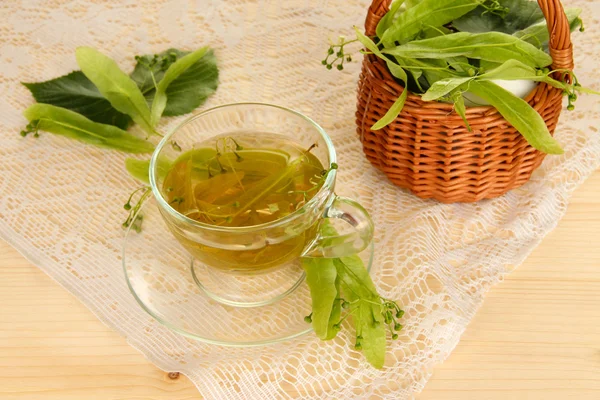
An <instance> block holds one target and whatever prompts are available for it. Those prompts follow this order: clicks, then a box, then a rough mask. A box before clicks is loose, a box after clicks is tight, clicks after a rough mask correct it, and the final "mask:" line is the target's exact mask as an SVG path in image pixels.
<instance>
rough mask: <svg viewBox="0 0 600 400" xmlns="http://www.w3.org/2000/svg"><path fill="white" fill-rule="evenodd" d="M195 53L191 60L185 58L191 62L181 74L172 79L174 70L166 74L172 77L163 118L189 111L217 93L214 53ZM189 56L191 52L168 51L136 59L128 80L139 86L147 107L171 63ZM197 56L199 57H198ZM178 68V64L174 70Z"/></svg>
mask: <svg viewBox="0 0 600 400" xmlns="http://www.w3.org/2000/svg"><path fill="white" fill-rule="evenodd" d="M204 51H205V52H204ZM198 52H204V54H203V55H201V54H199V53H198ZM194 53H195V56H193V57H192V59H187V60H188V61H190V60H193V61H194V62H193V63H191V65H187V66H186V68H185V69H184V70H183V71H180V73H179V75H178V76H175V77H174V79H172V78H171V77H172V76H173V74H174V73H175V70H171V72H170V73H169V76H171V77H168V79H169V80H170V83H169V84H168V85H165V86H166V88H165V92H164V94H165V95H166V106H165V108H164V111H163V113H162V114H163V115H166V116H176V115H183V114H187V113H189V112H192V111H193V110H194V109H196V108H197V107H199V106H200V105H202V104H203V103H204V102H205V101H206V99H207V98H208V97H209V96H210V95H211V94H213V93H214V92H215V91H216V90H217V87H218V84H219V70H218V68H217V61H216V57H215V55H214V52H213V51H212V50H210V49H206V50H205V48H202V49H200V50H197V51H196V52H194ZM189 54H191V53H190V52H185V51H181V50H177V49H168V50H166V51H163V52H162V53H159V54H155V55H144V56H138V57H136V60H137V64H136V66H135V68H134V70H133V72H132V73H131V79H133V80H134V81H135V83H136V84H137V85H138V87H139V88H140V90H141V91H142V94H143V95H144V97H145V98H146V101H147V102H148V104H149V105H152V103H153V100H154V96H155V94H156V86H160V84H161V82H162V80H163V77H164V76H165V74H166V72H167V71H168V70H170V69H171V67H172V65H173V64H174V63H177V62H178V61H179V60H181V59H182V58H183V57H186V56H187V55H189ZM199 55H201V56H200V57H198V56H199ZM196 57H197V59H196ZM186 62H187V61H186ZM180 67H181V64H179V66H178V67H176V68H177V69H179V68H180ZM174 68H175V67H174ZM155 82H156V86H155ZM163 85H164V84H163Z"/></svg>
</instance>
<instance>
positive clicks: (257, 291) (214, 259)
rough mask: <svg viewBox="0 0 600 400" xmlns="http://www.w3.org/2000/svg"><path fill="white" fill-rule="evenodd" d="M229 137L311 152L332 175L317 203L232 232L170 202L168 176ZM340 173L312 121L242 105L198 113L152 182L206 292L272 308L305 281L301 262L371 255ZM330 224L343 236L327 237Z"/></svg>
mask: <svg viewBox="0 0 600 400" xmlns="http://www.w3.org/2000/svg"><path fill="white" fill-rule="evenodd" d="M249 133H250V134H251V135H249ZM224 135H226V136H227V137H232V138H236V137H244V138H245V139H246V140H245V142H244V146H247V147H249V148H259V149H260V148H273V147H276V146H278V143H277V142H276V141H275V142H273V141H272V137H273V135H277V136H278V137H282V136H283V137H285V139H286V140H289V141H290V142H293V143H294V144H295V145H297V146H299V147H300V148H303V149H311V150H310V152H311V154H312V155H314V156H315V157H316V158H317V159H318V161H319V162H320V163H321V164H322V166H323V167H324V169H325V170H328V172H327V173H326V175H325V177H324V182H323V183H322V186H321V187H320V189H319V190H318V191H317V193H316V194H315V195H314V196H313V197H312V198H311V199H310V200H309V201H307V202H306V203H305V204H303V205H302V206H301V207H299V208H298V209H297V210H295V211H293V212H291V213H290V214H288V215H286V216H284V217H282V218H280V219H276V220H274V221H271V222H267V223H261V224H257V225H251V226H240V227H237V226H233V227H232V226H218V225H212V224H207V223H204V222H200V221H198V220H196V219H192V218H190V217H189V216H188V215H189V214H188V215H186V214H184V213H182V212H179V211H177V209H176V207H174V206H173V204H172V202H170V201H169V192H168V191H169V190H173V188H172V187H169V186H168V185H166V184H165V182H166V180H167V179H168V171H169V170H170V168H172V166H173V165H175V163H176V161H177V160H178V159H179V158H180V157H181V156H182V154H185V153H186V152H188V151H190V150H195V149H198V147H199V146H201V147H202V148H206V146H207V145H211V144H215V143H216V141H217V139H218V138H223V137H224ZM211 141H212V142H211ZM248 141H250V143H249V142H248ZM252 141H253V142H254V143H253V142H252ZM336 168H337V164H336V154H335V149H334V147H333V143H332V142H331V139H330V138H329V136H328V135H327V134H326V133H325V132H324V130H323V129H322V128H321V127H320V126H319V125H317V124H316V123H315V122H314V121H312V120H311V119H310V118H308V117H306V116H304V115H302V114H300V113H298V112H296V111H293V110H290V109H287V108H284V107H280V106H275V105H269V104H262V103H237V104H229V105H223V106H220V107H215V108H212V109H210V110H207V111H204V112H202V113H200V114H197V115H195V116H193V117H191V118H189V119H187V120H186V121H184V122H183V123H181V124H180V125H179V126H178V127H176V128H175V129H174V130H173V131H172V132H171V133H169V134H168V135H166V136H165V137H164V138H163V139H162V140H161V142H160V143H159V144H158V146H157V147H156V150H155V151H154V154H153V156H152V159H151V162H150V173H149V176H150V185H151V187H152V192H153V194H154V197H155V198H156V201H157V203H158V208H159V211H160V213H161V215H162V217H163V219H164V221H165V223H166V225H167V227H168V228H169V230H170V231H171V232H172V233H173V235H174V236H175V238H176V239H177V240H178V241H179V242H180V243H181V244H182V245H183V247H184V248H185V249H186V250H187V251H188V252H189V253H190V254H191V255H192V258H193V261H192V274H193V276H194V280H195V281H196V283H197V284H198V286H200V288H202V289H203V290H204V291H205V292H206V293H207V294H208V295H209V296H211V297H213V298H214V299H216V300H218V301H221V302H223V303H225V304H229V305H235V306H242V307H243V306H256V305H261V304H266V303H269V302H272V301H275V300H277V299H278V298H281V296H284V295H286V294H287V293H289V292H290V291H291V290H294V289H295V288H296V287H297V286H298V285H299V283H300V282H301V278H302V276H303V275H302V272H301V269H300V267H299V259H300V257H313V258H318V257H324V258H335V257H343V256H348V255H353V254H357V253H360V252H362V251H363V250H365V248H367V246H368V245H369V243H370V242H371V240H372V236H373V223H372V221H371V218H370V217H369V215H368V213H367V211H366V210H365V209H364V208H363V207H362V206H361V205H360V204H358V203H356V202H355V201H353V200H350V199H348V198H344V197H340V196H337V195H336V194H335V192H334V187H335V179H336V172H337V171H336ZM209 181H210V180H209ZM325 220H329V221H330V222H331V225H330V226H332V227H336V228H337V229H336V230H331V229H328V230H326V231H328V232H329V234H323V231H324V230H321V229H320V227H321V225H322V223H323V222H324V221H325ZM341 222H343V223H341ZM342 225H343V226H342Z"/></svg>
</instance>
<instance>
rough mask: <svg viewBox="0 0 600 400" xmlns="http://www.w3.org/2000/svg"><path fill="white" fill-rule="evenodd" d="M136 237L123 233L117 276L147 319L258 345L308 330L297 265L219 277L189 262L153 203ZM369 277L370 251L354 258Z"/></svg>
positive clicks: (224, 341) (222, 341) (216, 340)
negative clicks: (120, 269)
mask: <svg viewBox="0 0 600 400" xmlns="http://www.w3.org/2000/svg"><path fill="white" fill-rule="evenodd" d="M139 212H140V213H143V215H144V223H143V229H142V231H141V232H140V233H137V232H135V230H133V229H128V230H127V232H126V234H125V243H124V245H123V269H124V272H125V277H126V279H127V284H128V285H129V288H130V290H131V292H132V293H133V295H134V297H135V299H136V300H137V301H138V303H139V304H140V305H141V306H142V308H143V309H144V310H146V311H147V312H148V313H149V314H150V315H151V316H152V317H154V318H155V319H156V320H158V321H159V322H161V323H162V324H164V325H166V326H167V327H168V328H170V329H172V330H173V331H175V332H178V333H180V334H182V335H185V336H187V337H190V338H193V339H196V340H200V341H203V342H207V343H212V344H219V345H228V346H257V345H264V344H269V343H275V342H280V341H285V340H289V339H293V338H295V337H298V336H301V335H304V334H305V333H308V332H310V331H311V330H312V328H311V326H310V324H307V323H306V322H305V321H304V317H305V316H307V315H309V314H310V312H311V299H310V292H309V289H308V286H307V285H306V283H305V282H304V273H303V272H302V269H301V268H300V263H299V262H298V261H296V262H295V263H294V264H293V265H289V266H286V267H284V268H281V269H278V270H276V271H273V272H267V273H265V274H261V275H247V276H237V275H231V274H223V273H221V272H218V271H216V270H215V269H213V268H210V267H207V266H204V265H202V264H201V263H199V262H198V261H196V260H193V259H192V257H191V256H190V254H189V253H188V252H187V251H186V250H185V249H184V248H183V247H182V246H181V245H180V244H179V242H178V241H177V240H176V239H175V238H174V237H173V235H172V234H171V232H170V231H169V230H168V228H167V226H166V224H165V222H164V221H163V219H162V217H161V215H160V212H159V210H158V207H157V205H156V203H155V201H154V199H153V198H150V199H148V200H147V201H146V202H145V203H144V204H143V206H142V207H141V208H140V211H139ZM360 256H361V258H362V259H363V261H364V263H365V266H367V268H368V269H369V270H370V268H371V264H372V261H373V246H372V245H371V246H370V247H369V248H367V249H366V250H365V251H363V252H362V253H361V254H360Z"/></svg>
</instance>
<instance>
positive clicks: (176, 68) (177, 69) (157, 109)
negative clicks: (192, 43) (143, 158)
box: [150, 47, 208, 126]
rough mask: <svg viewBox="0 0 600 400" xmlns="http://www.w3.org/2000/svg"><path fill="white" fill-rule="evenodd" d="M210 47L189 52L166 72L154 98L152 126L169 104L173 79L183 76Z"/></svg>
mask: <svg viewBox="0 0 600 400" xmlns="http://www.w3.org/2000/svg"><path fill="white" fill-rule="evenodd" d="M207 51H208V47H203V48H201V49H198V50H196V51H194V52H192V53H190V54H187V55H185V56H183V57H182V58H180V59H179V60H177V61H175V62H174V63H173V64H171V66H170V67H169V68H168V69H167V71H166V72H165V75H164V76H163V78H162V79H161V81H160V82H158V87H157V88H156V93H155V94H154V99H153V100H152V111H151V117H150V121H151V124H152V126H154V125H156V123H157V122H158V120H159V119H160V117H161V116H162V114H163V111H164V110H165V107H166V106H167V94H166V91H167V88H168V87H169V85H170V84H171V83H173V81H174V80H175V79H177V78H179V77H180V76H181V74H183V73H184V72H185V71H186V70H188V69H189V68H190V67H191V66H192V65H193V64H195V63H196V62H197V61H198V60H200V59H201V58H202V57H204V55H205V54H206V52H207Z"/></svg>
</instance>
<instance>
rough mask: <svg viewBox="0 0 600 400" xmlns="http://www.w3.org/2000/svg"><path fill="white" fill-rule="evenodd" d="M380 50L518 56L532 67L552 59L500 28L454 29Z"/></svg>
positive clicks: (502, 58) (397, 53) (484, 57)
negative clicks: (482, 29) (484, 31)
mask: <svg viewBox="0 0 600 400" xmlns="http://www.w3.org/2000/svg"><path fill="white" fill-rule="evenodd" d="M383 53H384V54H391V55H394V56H399V57H410V58H437V59H447V58H449V57H456V56H466V57H468V58H474V59H481V60H488V61H495V62H504V61H506V60H510V59H519V60H522V61H523V62H524V63H525V64H527V65H529V66H532V67H546V66H548V65H550V64H551V63H552V58H551V57H550V55H548V54H547V53H546V52H544V51H542V50H540V49H538V48H536V47H535V46H533V45H531V44H530V43H527V42H525V41H523V40H520V39H519V38H517V37H514V36H511V35H507V34H505V33H500V32H487V33H468V32H459V33H453V34H450V35H445V36H439V37H436V38H433V39H423V40H415V41H412V42H410V43H407V44H404V45H401V46H397V47H393V48H388V49H385V50H384V51H383Z"/></svg>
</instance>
